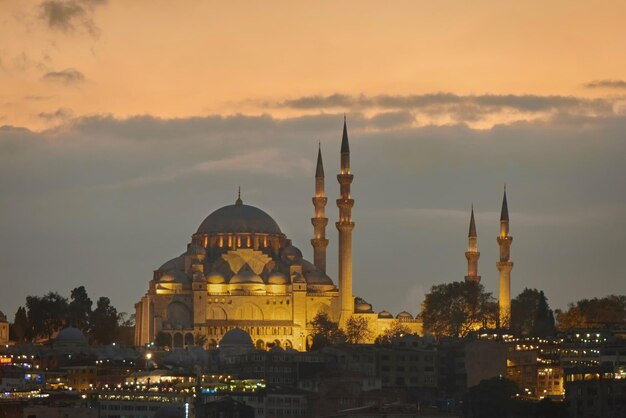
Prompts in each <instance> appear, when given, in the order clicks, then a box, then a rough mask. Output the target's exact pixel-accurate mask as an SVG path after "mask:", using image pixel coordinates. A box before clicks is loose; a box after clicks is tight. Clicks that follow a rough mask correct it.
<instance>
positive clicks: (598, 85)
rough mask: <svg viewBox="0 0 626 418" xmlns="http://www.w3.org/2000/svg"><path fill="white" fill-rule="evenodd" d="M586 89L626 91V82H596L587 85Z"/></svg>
mask: <svg viewBox="0 0 626 418" xmlns="http://www.w3.org/2000/svg"><path fill="white" fill-rule="evenodd" d="M584 87H586V88H588V89H614V90H623V89H626V81H624V80H595V81H591V82H589V83H586V84H585V85H584Z"/></svg>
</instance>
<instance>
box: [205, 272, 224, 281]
mask: <svg viewBox="0 0 626 418" xmlns="http://www.w3.org/2000/svg"><path fill="white" fill-rule="evenodd" d="M206 280H207V282H208V283H209V284H224V283H226V279H225V278H224V275H223V274H222V273H220V272H219V271H212V272H210V273H209V276H208V277H207V279H206Z"/></svg>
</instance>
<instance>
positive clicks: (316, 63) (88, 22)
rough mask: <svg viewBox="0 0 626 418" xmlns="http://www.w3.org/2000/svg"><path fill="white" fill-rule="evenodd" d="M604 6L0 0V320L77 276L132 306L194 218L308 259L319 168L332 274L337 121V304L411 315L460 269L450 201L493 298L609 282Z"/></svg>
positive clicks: (615, 174)
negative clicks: (341, 223)
mask: <svg viewBox="0 0 626 418" xmlns="http://www.w3.org/2000/svg"><path fill="white" fill-rule="evenodd" d="M624 16H626V4H624V2H621V1H605V2H602V3H598V2H590V1H568V2H543V1H527V2H515V1H501V2H497V3H494V2H491V1H480V0H478V1H474V2H463V1H452V0H443V1H438V2H420V1H395V2H393V3H388V2H387V3H386V2H375V1H336V2H291V1H269V2H268V1H264V2H261V1H259V2H256V1H246V2H243V1H232V2H206V1H191V0H189V1H181V2H171V1H160V0H151V1H147V0H146V1H144V0H133V1H124V2H122V1H114V0H109V1H107V0H44V1H42V0H35V1H30V0H28V1H27V0H19V1H18V0H0V268H1V271H2V273H1V274H0V284H1V285H2V289H3V291H2V292H0V311H3V312H5V313H6V314H7V316H8V317H9V319H12V318H13V314H14V312H15V310H16V309H17V307H18V306H19V305H21V304H24V301H25V298H26V296H27V295H41V294H44V293H45V292H47V291H58V292H61V293H62V294H64V295H69V292H70V290H71V289H72V288H73V287H76V286H79V285H85V286H86V288H87V291H88V292H89V294H90V296H91V297H92V299H94V300H95V299H96V298H97V297H99V296H108V297H110V298H111V300H112V302H113V304H114V305H115V306H116V307H117V308H118V310H120V311H125V312H133V310H134V308H133V306H134V303H136V302H137V301H138V300H139V299H140V298H141V296H142V295H143V294H144V293H145V292H146V291H147V286H148V281H149V280H150V278H151V277H152V271H153V270H154V269H156V268H158V267H159V266H160V265H161V264H162V263H164V262H165V261H167V260H169V259H170V258H172V257H175V256H177V255H179V254H180V253H182V252H183V251H184V250H185V248H186V244H187V243H188V242H189V241H190V238H191V235H192V234H193V233H194V232H195V230H196V229H197V227H198V226H199V225H200V223H201V222H202V220H203V219H204V218H205V217H206V216H207V215H208V214H209V213H211V212H212V211H213V210H215V209H217V208H219V207H221V206H224V205H228V204H232V203H233V202H234V200H235V198H236V191H237V187H238V186H241V188H242V198H243V201H244V203H247V204H251V205H254V206H258V207H260V208H262V209H263V210H265V211H266V212H268V213H269V214H270V215H271V216H272V217H274V219H275V220H276V221H277V222H278V224H279V225H280V227H281V229H282V230H283V232H284V233H286V234H287V236H288V237H289V238H291V239H292V240H293V242H294V244H295V245H296V246H298V247H299V248H301V249H302V251H303V253H304V255H305V257H306V258H309V259H311V258H312V249H311V246H310V243H309V240H310V238H311V236H312V226H311V224H310V220H309V218H310V217H311V216H313V206H312V204H311V197H312V195H313V190H314V181H313V176H314V171H315V167H314V163H315V157H316V155H317V147H318V142H319V143H321V147H322V152H323V156H324V164H325V172H326V175H327V178H326V192H327V194H328V196H329V204H328V206H327V214H328V216H329V218H330V222H329V228H328V230H327V235H328V237H329V239H330V246H329V248H328V259H329V260H328V271H329V273H330V274H331V276H332V277H333V278H335V281H336V270H337V262H336V261H337V247H336V243H337V231H336V230H335V229H334V228H333V227H332V225H333V222H334V221H335V220H336V219H337V214H338V210H337V208H336V207H335V206H334V204H333V202H334V199H335V198H336V196H338V193H339V191H338V184H337V182H336V180H335V177H334V173H336V172H338V168H339V146H340V139H341V128H342V123H343V115H344V114H345V115H346V116H347V120H348V128H349V134H350V145H351V151H352V163H351V168H352V171H353V173H354V175H355V178H354V183H353V187H352V192H353V197H354V199H355V201H356V203H355V207H354V210H353V218H354V220H355V222H356V228H355V230H354V291H355V294H356V295H358V296H361V297H363V298H364V299H366V300H367V301H368V302H370V303H372V304H373V305H374V308H375V309H377V310H382V309H386V310H389V311H391V312H392V313H398V312H399V311H401V310H408V311H409V312H411V313H413V314H416V313H418V312H419V310H420V304H421V302H422V300H423V297H424V294H425V293H426V292H428V290H429V289H430V287H431V286H433V285H436V284H440V283H445V282H451V281H456V280H462V279H463V277H464V276H465V274H466V269H467V264H466V260H465V257H464V252H465V250H466V248H467V230H468V223H469V211H470V207H471V205H472V204H473V205H474V208H475V211H476V222H477V229H478V245H479V249H480V251H481V258H480V262H479V273H480V274H481V276H482V283H483V284H484V286H485V288H486V290H487V291H490V292H493V294H494V295H497V293H498V274H497V270H496V267H495V263H496V258H497V255H498V248H497V244H496V236H497V233H498V225H499V211H500V204H501V199H502V191H503V186H504V184H506V185H507V194H508V199H509V212H510V218H511V229H510V230H511V235H512V236H513V245H512V249H511V258H512V261H513V262H514V268H513V271H512V284H511V286H512V294H513V296H515V295H516V294H518V293H519V292H521V291H522V290H523V289H524V288H525V287H529V288H538V289H542V290H544V292H545V293H546V296H547V297H548V301H549V303H550V305H551V307H552V308H561V309H563V308H566V307H567V305H568V303H570V302H573V301H576V300H579V299H582V298H589V297H601V296H605V295H607V294H611V293H616V294H625V293H626V273H624V269H623V263H622V262H621V261H622V260H621V257H623V256H624V254H626V240H625V238H626V237H625V235H626V234H625V231H626V220H625V215H626V194H625V193H624V190H626V168H625V164H624V161H626V43H625V42H623V40H624V39H626V25H624V24H623V17H624Z"/></svg>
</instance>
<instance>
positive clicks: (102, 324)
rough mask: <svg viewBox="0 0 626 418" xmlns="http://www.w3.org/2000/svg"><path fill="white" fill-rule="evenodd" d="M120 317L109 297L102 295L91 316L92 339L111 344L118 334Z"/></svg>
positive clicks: (96, 341)
mask: <svg viewBox="0 0 626 418" xmlns="http://www.w3.org/2000/svg"><path fill="white" fill-rule="evenodd" d="M118 319H119V317H118V314H117V309H115V308H114V307H113V306H111V301H110V300H109V298H107V297H104V296H102V297H100V298H99V299H98V301H97V302H96V309H94V310H93V312H92V313H91V316H90V318H89V330H90V335H91V339H92V340H93V341H94V342H95V343H98V344H103V345H106V344H111V343H112V342H113V340H114V339H115V337H116V336H117V328H118Z"/></svg>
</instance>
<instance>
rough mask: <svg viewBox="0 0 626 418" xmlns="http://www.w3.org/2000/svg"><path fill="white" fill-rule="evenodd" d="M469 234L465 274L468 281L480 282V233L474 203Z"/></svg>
mask: <svg viewBox="0 0 626 418" xmlns="http://www.w3.org/2000/svg"><path fill="white" fill-rule="evenodd" d="M467 236H468V248H467V251H466V252H465V258H467V276H465V281H466V282H470V281H471V282H476V283H480V276H479V275H478V259H479V258H480V252H479V251H478V234H476V221H475V220H474V204H472V214H471V216H470V225H469V233H468V234H467Z"/></svg>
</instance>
